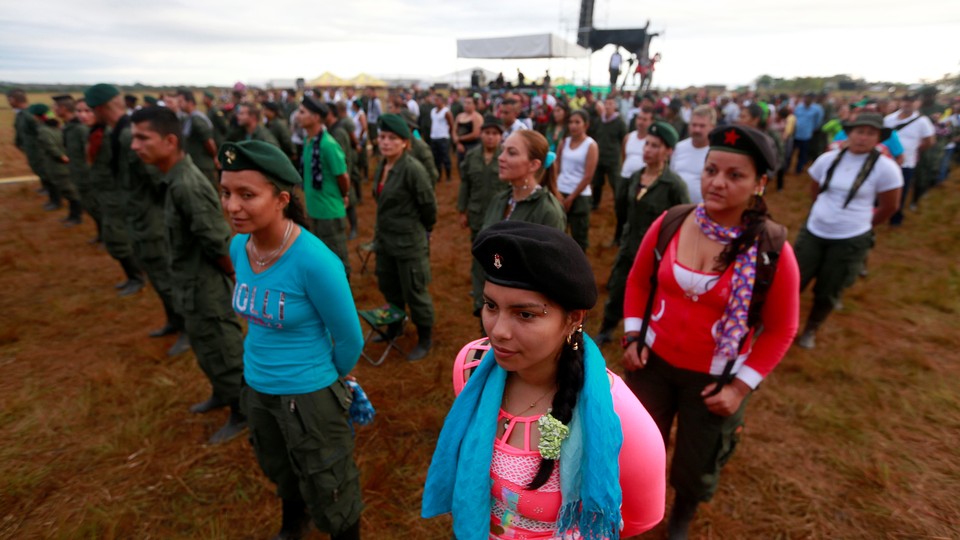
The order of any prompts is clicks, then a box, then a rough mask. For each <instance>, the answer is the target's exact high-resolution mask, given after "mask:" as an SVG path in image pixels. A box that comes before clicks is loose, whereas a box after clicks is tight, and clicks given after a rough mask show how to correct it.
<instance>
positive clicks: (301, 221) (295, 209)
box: [277, 188, 310, 230]
mask: <svg viewBox="0 0 960 540" xmlns="http://www.w3.org/2000/svg"><path fill="white" fill-rule="evenodd" d="M287 193H289V194H290V202H289V203H288V204H287V207H286V208H284V209H283V217H285V218H287V219H289V220H290V221H292V222H294V223H296V224H297V225H299V226H301V227H303V228H305V229H307V230H309V229H310V225H309V224H308V223H307V213H306V212H305V211H304V209H303V202H301V201H300V197H299V196H298V195H297V192H296V191H295V190H290V191H288V192H287ZM279 194H280V189H279V188H278V189H277V195H279Z"/></svg>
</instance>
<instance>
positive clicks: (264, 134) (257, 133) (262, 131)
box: [243, 124, 282, 150]
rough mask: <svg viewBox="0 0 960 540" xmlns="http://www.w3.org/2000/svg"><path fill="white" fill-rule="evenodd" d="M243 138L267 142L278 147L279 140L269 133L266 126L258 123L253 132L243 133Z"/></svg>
mask: <svg viewBox="0 0 960 540" xmlns="http://www.w3.org/2000/svg"><path fill="white" fill-rule="evenodd" d="M243 140H245V141H263V142H268V143H270V144H272V145H274V146H276V147H277V148H280V141H278V140H277V138H276V137H274V136H273V133H270V131H269V130H268V129H267V128H265V127H264V126H262V125H259V124H258V125H257V129H255V130H253V133H245V134H244V136H243ZM281 150H282V148H281Z"/></svg>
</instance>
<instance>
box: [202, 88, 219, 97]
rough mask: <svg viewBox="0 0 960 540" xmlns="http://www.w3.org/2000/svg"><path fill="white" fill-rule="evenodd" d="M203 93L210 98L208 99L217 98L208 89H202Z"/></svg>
mask: <svg viewBox="0 0 960 540" xmlns="http://www.w3.org/2000/svg"><path fill="white" fill-rule="evenodd" d="M203 95H204V96H206V97H208V98H210V99H217V96H215V95H213V92H211V91H209V90H204V91H203Z"/></svg>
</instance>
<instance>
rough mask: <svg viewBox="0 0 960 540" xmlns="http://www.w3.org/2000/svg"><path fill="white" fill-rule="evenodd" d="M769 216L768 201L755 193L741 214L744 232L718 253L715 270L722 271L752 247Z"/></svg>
mask: <svg viewBox="0 0 960 540" xmlns="http://www.w3.org/2000/svg"><path fill="white" fill-rule="evenodd" d="M769 218H770V213H769V212H768V211H767V202H766V201H765V200H763V197H761V196H760V195H754V196H753V197H752V200H751V201H750V206H748V207H747V209H746V210H744V211H743V214H742V215H741V216H740V224H741V226H742V227H743V234H741V235H740V236H739V237H738V238H737V239H736V240H734V241H733V242H730V243H729V244H727V245H726V246H725V247H724V248H723V251H721V252H720V254H719V255H717V258H716V261H717V265H716V267H715V270H717V271H718V272H722V271H723V270H724V269H726V268H727V267H728V266H730V265H731V264H733V263H734V262H735V261H736V260H737V255H739V254H740V253H743V252H745V251H747V250H748V249H750V246H752V245H753V244H754V243H755V242H756V241H757V239H758V238H759V237H760V233H761V232H763V227H764V225H765V224H766V221H767V219H769Z"/></svg>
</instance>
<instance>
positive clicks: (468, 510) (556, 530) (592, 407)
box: [422, 132, 666, 540]
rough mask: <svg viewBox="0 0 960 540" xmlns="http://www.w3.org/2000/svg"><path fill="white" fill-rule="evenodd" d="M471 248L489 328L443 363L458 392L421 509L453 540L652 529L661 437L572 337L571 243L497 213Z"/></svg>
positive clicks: (659, 513) (584, 267)
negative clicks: (444, 517)
mask: <svg viewBox="0 0 960 540" xmlns="http://www.w3.org/2000/svg"><path fill="white" fill-rule="evenodd" d="M520 133H525V132H520ZM514 136H516V135H514ZM514 136H511V138H513V137H514ZM473 256H474V257H475V258H476V260H477V261H478V262H479V263H480V264H481V266H483V269H484V271H485V273H486V276H487V279H486V283H485V285H484V290H483V296H484V307H483V311H482V318H483V325H484V328H485V330H486V332H487V334H488V335H489V338H488V339H481V340H477V341H474V342H472V343H469V344H468V345H467V346H465V347H464V348H463V349H462V350H461V351H460V354H459V355H458V357H457V360H456V362H455V363H454V370H453V379H454V391H455V392H456V393H457V394H458V395H457V398H456V401H455V402H454V404H453V406H452V408H451V410H450V413H449V414H448V416H447V419H446V421H445V423H444V426H443V430H442V431H441V433H440V438H439V440H438V442H437V447H436V450H435V452H434V455H433V460H432V462H431V465H430V470H429V472H428V474H427V482H426V486H425V488H424V496H423V507H422V515H423V516H424V517H433V516H436V515H440V514H444V513H448V512H450V513H452V514H453V529H454V534H455V536H456V538H458V539H459V540H488V539H489V538H560V537H563V538H567V537H568V536H566V535H568V534H569V535H570V537H573V536H574V535H576V534H579V535H580V536H577V537H578V538H579V537H582V538H608V539H615V538H619V537H620V536H621V535H622V536H624V537H627V536H633V535H636V534H639V533H641V532H644V531H646V530H649V529H651V528H653V527H654V526H655V525H656V524H657V523H658V522H659V521H660V520H661V518H662V517H663V504H664V489H665V483H666V480H665V478H664V450H663V442H662V440H661V438H660V435H659V432H658V431H657V428H656V425H655V424H654V423H653V421H652V420H651V418H650V415H649V414H647V412H646V411H645V410H644V409H643V407H642V406H641V405H640V403H639V401H637V399H636V397H635V396H634V395H633V394H632V393H631V392H630V391H629V389H628V388H627V387H626V385H625V384H624V383H623V381H622V380H621V379H620V378H619V377H618V376H616V375H614V374H613V373H611V372H609V371H607V369H606V364H605V362H604V359H603V357H602V356H601V354H600V351H599V349H598V348H597V346H596V345H595V344H594V343H593V341H591V340H590V338H589V337H587V336H585V335H584V334H583V320H584V317H585V316H586V314H587V312H588V311H589V310H590V308H592V307H593V306H594V304H596V301H597V287H596V282H595V278H594V275H593V271H592V270H591V268H590V263H589V262H588V261H587V258H586V256H585V255H584V254H583V251H582V250H581V249H580V247H579V246H578V245H577V243H576V242H575V241H574V240H573V239H572V238H570V237H569V236H567V235H566V234H565V233H564V232H563V231H561V230H558V229H556V228H552V227H547V226H543V225H536V224H531V223H524V222H511V221H507V222H503V223H498V224H496V225H493V226H492V227H490V228H488V229H486V230H484V231H482V232H480V234H479V235H478V236H477V239H476V241H475V242H474V244H473ZM491 480H492V489H491ZM621 516H622V519H621Z"/></svg>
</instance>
